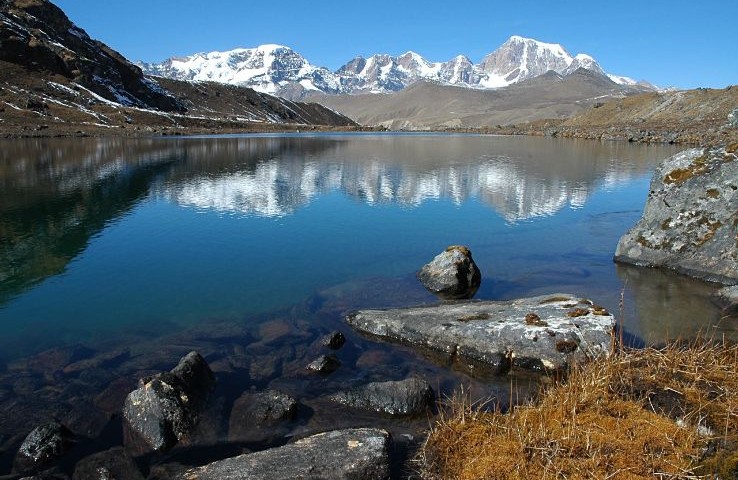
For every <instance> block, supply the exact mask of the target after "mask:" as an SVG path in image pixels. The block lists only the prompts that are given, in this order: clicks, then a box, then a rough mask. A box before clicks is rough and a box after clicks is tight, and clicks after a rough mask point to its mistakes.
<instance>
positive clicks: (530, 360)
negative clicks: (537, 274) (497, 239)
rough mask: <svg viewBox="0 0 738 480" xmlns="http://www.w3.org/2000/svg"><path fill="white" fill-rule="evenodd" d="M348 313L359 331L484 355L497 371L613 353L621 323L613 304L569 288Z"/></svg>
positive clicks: (455, 353)
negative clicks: (608, 305)
mask: <svg viewBox="0 0 738 480" xmlns="http://www.w3.org/2000/svg"><path fill="white" fill-rule="evenodd" d="M346 321H347V322H348V323H349V324H350V325H351V326H353V327H354V328H356V329H357V330H359V331H361V332H364V333H368V334H372V335H376V336H378V337H381V338H383V339H387V340H391V341H396V342H402V343H407V344H410V345H413V346H417V347H420V348H422V349H430V350H432V351H435V352H437V353H441V354H443V355H446V356H448V357H452V358H453V357H458V358H459V359H464V360H471V361H473V362H479V363H481V364H483V365H485V366H487V367H490V368H492V369H493V370H496V371H497V372H498V373H502V372H505V371H507V370H508V369H509V368H510V366H511V365H516V366H519V367H523V368H528V369H533V370H546V371H548V370H558V369H562V368H564V367H566V366H567V365H568V364H569V363H571V362H572V361H578V360H585V359H589V358H594V357H600V356H605V355H608V354H609V352H610V348H611V342H612V341H613V329H614V326H615V319H614V317H613V316H612V315H611V314H610V313H609V312H607V310H605V309H604V308H602V307H599V306H597V305H595V304H593V303H592V302H591V301H589V300H583V299H580V298H579V297H576V296H573V295H570V294H554V295H544V296H538V297H531V298H521V299H517V300H511V301H500V302H491V301H487V302H463V303H456V304H445V305H438V306H430V307H413V308H398V309H390V310H361V311H358V312H356V313H353V314H351V315H349V316H348V317H346Z"/></svg>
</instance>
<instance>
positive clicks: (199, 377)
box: [123, 352, 215, 451]
mask: <svg viewBox="0 0 738 480" xmlns="http://www.w3.org/2000/svg"><path fill="white" fill-rule="evenodd" d="M214 387H215V377H214V375H213V372H212V371H210V368H209V367H208V365H207V363H206V362H205V360H204V359H203V358H202V357H201V356H200V354H198V353H197V352H190V353H189V354H187V355H186V356H185V357H184V358H182V360H180V362H179V364H178V365H177V366H176V367H174V368H173V369H172V371H171V372H168V373H160V374H158V375H154V376H153V377H149V378H142V379H141V380H139V387H138V388H137V389H136V390H134V391H133V392H131V393H129V394H128V396H127V397H126V401H125V404H124V406H123V417H124V419H125V433H126V440H127V442H126V443H127V444H129V445H131V446H134V447H135V448H137V449H138V450H141V451H146V450H157V451H161V450H166V449H168V448H171V447H172V446H174V444H176V443H177V442H178V441H179V440H181V439H182V438H184V437H185V436H186V435H187V434H188V433H189V432H190V431H191V430H192V428H193V427H194V426H195V424H196V423H197V420H198V418H199V414H200V413H201V411H202V409H203V407H204V406H205V403H206V401H207V398H208V396H209V395H210V392H211V391H212V390H213V388H214Z"/></svg>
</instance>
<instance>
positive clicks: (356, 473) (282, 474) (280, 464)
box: [175, 428, 390, 480]
mask: <svg viewBox="0 0 738 480" xmlns="http://www.w3.org/2000/svg"><path fill="white" fill-rule="evenodd" d="M389 442H390V438H389V434H388V433H387V432H386V431H384V430H378V429H374V428H356V429H348V430H336V431H332V432H327V433H321V434H318V435H313V436H311V437H308V438H304V439H302V440H298V441H297V442H295V443H291V444H288V445H285V446H283V447H279V448H272V449H269V450H264V451H261V452H256V453H250V454H246V455H239V456H237V457H232V458H227V459H225V460H220V461H217V462H214V463H211V464H209V465H205V466H204V467H199V468H194V469H190V470H187V471H185V472H183V473H182V474H180V475H179V476H178V477H175V478H177V479H180V480H191V479H194V478H196V479H198V480H240V479H244V480H245V479H249V480H262V479H263V480H267V479H268V480H281V479H284V480H288V479H289V480H298V479H306V480H307V479H310V480H344V479H345V480H357V479H362V480H374V479H377V480H379V479H387V478H389V473H390V472H389V453H388V451H389Z"/></svg>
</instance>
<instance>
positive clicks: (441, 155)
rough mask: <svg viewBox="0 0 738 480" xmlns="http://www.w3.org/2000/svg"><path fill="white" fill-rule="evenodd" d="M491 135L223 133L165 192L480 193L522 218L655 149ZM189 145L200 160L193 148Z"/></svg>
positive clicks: (234, 197)
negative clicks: (258, 142) (258, 139)
mask: <svg viewBox="0 0 738 480" xmlns="http://www.w3.org/2000/svg"><path fill="white" fill-rule="evenodd" d="M485 140H486V141H479V139H475V141H469V138H468V137H462V136H455V137H454V136H451V137H440V136H423V137H417V136H399V137H398V136H395V137H369V138H366V137H354V138H351V139H350V141H348V140H346V139H343V140H342V139H338V138H328V139H326V138H305V139H302V141H301V142H300V148H289V147H290V145H292V143H293V142H294V139H273V138H272V139H265V140H264V144H263V147H265V148H269V146H272V145H273V144H274V143H277V144H278V145H280V146H282V147H283V148H282V149H281V151H280V152H279V153H280V154H279V155H278V156H272V155H264V154H263V152H260V151H258V150H256V151H255V150H254V142H253V140H249V139H233V140H232V141H218V142H213V143H209V144H207V145H201V146H199V147H198V149H197V153H198V154H199V155H201V156H202V158H207V161H206V162H202V163H201V166H203V167H205V168H203V169H202V170H200V172H199V173H196V174H194V175H193V176H189V177H187V178H182V177H178V178H177V179H174V180H173V181H170V182H167V183H166V184H165V185H164V186H163V188H161V189H160V190H159V191H158V193H159V194H160V195H161V196H163V197H164V198H168V199H170V200H172V201H175V202H177V203H179V204H181V205H184V206H190V207H196V208H202V209H213V210H216V211H220V212H230V213H242V214H247V215H257V216H266V217H279V216H285V215H290V214H292V213H294V212H295V211H296V210H297V209H298V208H300V207H301V206H303V205H306V204H307V203H309V202H310V201H311V200H312V199H314V198H316V197H318V196H320V195H321V194H325V193H328V192H331V191H341V192H343V193H344V194H346V195H349V196H351V197H353V198H356V199H358V200H360V201H362V202H366V203H367V204H369V205H375V204H388V203H391V204H399V205H403V206H408V207H417V206H419V205H421V204H423V203H424V202H426V201H429V200H439V199H451V200H452V201H453V202H454V203H455V204H456V205H460V204H462V203H464V202H466V201H467V200H469V199H470V198H479V199H480V200H482V201H483V202H485V203H486V204H487V205H489V206H490V207H491V208H493V209H494V210H495V211H496V212H498V213H499V214H500V215H501V216H502V217H503V218H504V219H505V220H506V221H508V222H517V221H521V220H527V219H531V218H534V217H540V216H549V215H554V214H556V212H558V211H560V210H561V209H563V208H565V207H572V208H579V207H581V206H582V205H584V203H585V202H586V201H587V198H588V197H589V196H590V194H591V192H592V191H593V190H594V189H595V188H597V187H598V186H600V185H603V186H605V187H606V188H612V187H615V186H617V185H619V184H623V183H627V182H628V181H630V180H632V178H633V177H635V176H638V175H642V174H643V173H644V172H645V171H647V170H648V169H649V168H650V163H649V162H648V161H647V160H646V159H647V158H648V157H647V156H648V154H649V152H648V149H642V150H640V151H639V152H636V151H634V150H628V149H625V148H622V146H621V145H618V144H606V145H603V144H596V143H592V142H586V143H585V142H582V143H579V144H577V143H576V142H560V141H556V140H551V139H534V141H528V142H521V141H520V139H517V138H513V139H510V138H499V137H498V138H494V139H485ZM529 140H530V139H529ZM306 146H311V147H313V149H315V148H316V147H322V148H318V149H319V150H321V155H320V158H315V156H314V155H312V154H311V153H310V152H305V151H304V147H306ZM249 147H250V148H249ZM187 151H188V154H189V155H188V158H190V159H194V157H195V156H196V155H195V151H193V149H192V148H188V149H187ZM244 152H248V153H244ZM460 153H461V155H460ZM623 154H625V155H626V156H627V157H628V158H625V159H624V158H623V157H622V155H623ZM234 155H237V156H239V158H240V160H241V161H240V162H239V163H238V164H237V165H236V167H237V168H235V169H234V168H223V167H224V166H225V165H231V166H232V167H233V165H232V159H233V157H234ZM650 158H652V157H650ZM624 160H625V161H624ZM216 165H218V166H219V167H220V168H219V167H216Z"/></svg>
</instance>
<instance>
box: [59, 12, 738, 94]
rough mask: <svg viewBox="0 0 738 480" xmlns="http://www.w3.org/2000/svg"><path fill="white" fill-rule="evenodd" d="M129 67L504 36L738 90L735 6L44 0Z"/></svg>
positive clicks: (329, 61) (477, 42) (477, 46)
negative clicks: (194, 57) (251, 53)
mask: <svg viewBox="0 0 738 480" xmlns="http://www.w3.org/2000/svg"><path fill="white" fill-rule="evenodd" d="M52 1H53V2H54V3H55V4H56V5H57V6H59V7H60V8H62V10H64V11H65V12H66V13H67V15H68V16H69V17H70V19H71V20H72V21H73V22H75V23H76V24H77V25H78V26H80V27H81V28H83V29H85V30H86V31H87V32H88V33H89V34H90V35H91V36H92V37H94V38H97V39H99V40H102V41H103V42H105V43H107V44H108V45H110V46H111V47H113V48H114V49H116V50H118V51H119V52H121V53H122V54H123V55H125V56H126V57H127V58H129V59H131V60H144V61H160V60H163V59H165V58H168V57H170V56H178V55H179V56H182V55H189V54H192V53H196V52H203V51H212V50H230V49H232V48H235V47H255V46H257V45H261V44H264V43H278V44H282V45H287V46H289V47H292V48H293V49H294V50H296V51H297V52H298V53H300V54H302V55H303V56H305V57H306V58H307V59H308V60H309V61H310V62H311V63H313V64H315V65H320V66H324V67H328V68H330V69H337V68H338V67H340V66H341V65H343V64H344V63H346V62H347V61H348V60H350V59H351V58H353V57H354V56H356V55H364V56H368V55H372V54H374V53H389V54H401V53H404V52H406V51H408V50H413V51H415V52H418V53H420V54H421V55H423V56H424V57H426V58H427V59H428V60H431V61H445V60H449V59H450V58H452V57H454V56H455V55H458V54H460V53H461V54H464V55H467V56H469V57H470V58H471V60H472V61H473V62H479V61H480V60H481V58H482V57H483V56H484V55H486V54H488V53H490V52H492V51H493V50H494V49H495V48H497V47H498V46H499V45H500V44H502V43H503V42H504V41H505V40H506V39H507V38H508V37H510V36H511V35H522V36H524V37H530V38H535V39H537V40H541V41H544V42H551V43H560V44H562V45H563V46H564V48H566V49H567V50H568V51H569V53H571V54H572V55H575V54H577V53H587V54H590V55H592V56H593V57H594V58H595V59H597V61H599V62H600V64H601V65H602V66H603V67H604V68H605V70H607V71H608V72H610V73H614V74H618V75H627V76H630V77H634V78H636V79H645V80H648V81H650V82H652V83H655V84H657V85H659V86H677V87H682V88H695V87H715V88H722V87H725V86H728V85H732V84H738V27H736V20H737V19H738V1H737V0H722V1H716V0H703V1H685V0H671V1H661V0H659V1H648V0H640V1H632V0H622V1H615V2H602V1H597V0H587V1H584V0H560V1H556V2H554V1H546V0H537V1H534V0H507V1H505V2H501V1H496V0H488V1H467V2H463V1H455V2H454V1H437V0H423V1H420V0H412V1H402V2H400V1H384V0H375V1H372V2H350V1H344V2H339V1H313V2H308V1H304V0H303V1H293V0H277V1H259V2H252V1H240V0H210V1H207V2H203V1H194V0H146V1H143V0H125V1H123V0H106V1H105V2H101V1H100V0H52Z"/></svg>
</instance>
